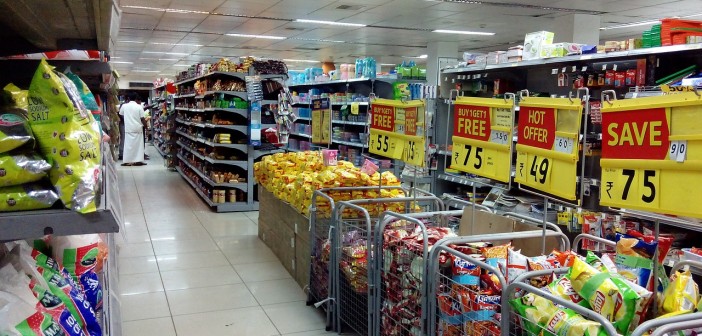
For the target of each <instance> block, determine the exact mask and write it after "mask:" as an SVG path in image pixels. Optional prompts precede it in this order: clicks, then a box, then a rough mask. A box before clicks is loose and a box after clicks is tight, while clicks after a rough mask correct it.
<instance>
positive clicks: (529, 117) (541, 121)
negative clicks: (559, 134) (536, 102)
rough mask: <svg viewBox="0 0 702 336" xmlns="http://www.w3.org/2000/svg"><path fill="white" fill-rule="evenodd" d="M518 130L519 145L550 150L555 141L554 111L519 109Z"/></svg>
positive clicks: (531, 107) (552, 109)
mask: <svg viewBox="0 0 702 336" xmlns="http://www.w3.org/2000/svg"><path fill="white" fill-rule="evenodd" d="M518 130H519V134H518V136H519V144H520V145H525V146H531V147H536V148H542V149H546V150H551V149H552V148H553V142H554V141H555V139H556V109H554V108H544V107H533V106H522V107H520V110H519V123H518Z"/></svg>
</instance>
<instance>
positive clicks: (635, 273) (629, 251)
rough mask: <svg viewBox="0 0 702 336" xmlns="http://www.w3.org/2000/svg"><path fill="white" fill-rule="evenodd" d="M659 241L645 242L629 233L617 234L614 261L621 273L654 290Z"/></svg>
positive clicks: (632, 280) (634, 281)
mask: <svg viewBox="0 0 702 336" xmlns="http://www.w3.org/2000/svg"><path fill="white" fill-rule="evenodd" d="M657 247H658V243H657V242H655V241H652V242H650V243H647V242H645V241H644V240H643V239H640V238H635V237H632V236H629V235H622V234H617V248H616V252H617V254H616V256H615V258H614V263H615V264H616V265H617V270H618V272H619V274H621V275H622V276H624V277H625V278H627V279H628V280H630V281H631V282H633V283H635V284H637V285H639V286H643V287H645V288H648V289H649V290H653V277H652V274H653V257H654V255H655V253H656V248H657Z"/></svg>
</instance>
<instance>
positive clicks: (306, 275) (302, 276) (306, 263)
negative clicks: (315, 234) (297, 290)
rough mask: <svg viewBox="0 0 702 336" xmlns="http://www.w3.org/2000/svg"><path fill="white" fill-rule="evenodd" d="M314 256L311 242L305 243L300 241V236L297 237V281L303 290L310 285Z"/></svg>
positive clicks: (295, 276)
mask: <svg viewBox="0 0 702 336" xmlns="http://www.w3.org/2000/svg"><path fill="white" fill-rule="evenodd" d="M311 255H312V246H311V245H310V244H309V241H304V240H302V239H300V236H297V237H296V241H295V266H296V269H295V275H293V277H294V278H295V281H297V283H298V284H299V285H300V287H301V288H305V286H308V285H309V283H310V263H311V262H312V259H311Z"/></svg>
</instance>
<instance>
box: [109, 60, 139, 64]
mask: <svg viewBox="0 0 702 336" xmlns="http://www.w3.org/2000/svg"><path fill="white" fill-rule="evenodd" d="M110 63H112V64H134V62H125V61H111V62H110Z"/></svg>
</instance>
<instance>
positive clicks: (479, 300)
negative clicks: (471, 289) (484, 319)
mask: <svg viewBox="0 0 702 336" xmlns="http://www.w3.org/2000/svg"><path fill="white" fill-rule="evenodd" d="M485 293H486V294H478V293H470V304H471V306H470V309H471V311H481V310H494V311H499V310H500V299H501V297H500V295H492V293H491V292H485Z"/></svg>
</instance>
